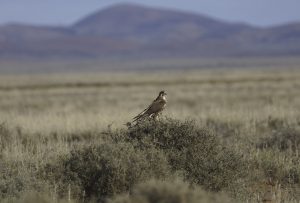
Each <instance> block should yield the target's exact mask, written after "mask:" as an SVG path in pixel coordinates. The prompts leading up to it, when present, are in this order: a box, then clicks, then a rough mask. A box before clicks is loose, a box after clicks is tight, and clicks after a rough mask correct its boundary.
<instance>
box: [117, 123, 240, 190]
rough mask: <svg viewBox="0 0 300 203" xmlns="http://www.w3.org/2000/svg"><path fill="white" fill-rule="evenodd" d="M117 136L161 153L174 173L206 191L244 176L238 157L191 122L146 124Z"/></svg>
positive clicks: (226, 184)
mask: <svg viewBox="0 0 300 203" xmlns="http://www.w3.org/2000/svg"><path fill="white" fill-rule="evenodd" d="M119 133H121V134H123V137H124V139H125V140H126V141H127V142H130V143H132V144H133V145H134V146H135V147H136V148H139V149H146V148H149V147H153V146H154V147H155V148H156V149H159V150H162V151H163V152H164V153H166V155H167V157H168V161H169V164H170V166H171V167H172V169H173V170H174V171H178V170H179V171H183V173H184V176H185V178H186V179H187V180H189V181H190V182H193V183H197V184H199V185H201V186H203V187H204V188H206V189H209V190H212V191H219V190H222V189H224V188H228V187H229V186H232V185H233V184H234V182H235V181H236V180H237V179H238V178H240V177H242V176H244V164H243V161H242V159H241V156H240V155H238V154H237V153H235V152H233V151H232V150H230V149H227V148H225V147H223V146H221V144H220V142H219V139H220V138H218V137H217V136H215V134H213V133H212V132H210V131H209V130H207V129H203V128H199V127H197V126H196V125H195V122H194V121H190V120H187V121H184V122H181V121H178V120H174V119H168V118H167V119H164V120H162V121H161V122H153V121H148V122H144V123H141V124H139V125H136V126H134V127H132V128H129V129H128V131H125V132H124V131H122V132H119ZM117 137H120V135H117Z"/></svg>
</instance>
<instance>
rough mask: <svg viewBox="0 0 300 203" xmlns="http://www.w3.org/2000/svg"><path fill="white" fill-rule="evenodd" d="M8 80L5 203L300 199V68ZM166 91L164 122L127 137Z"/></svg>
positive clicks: (0, 88) (1, 154)
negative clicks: (266, 196)
mask: <svg viewBox="0 0 300 203" xmlns="http://www.w3.org/2000/svg"><path fill="white" fill-rule="evenodd" d="M1 78H3V80H1V82H0V97H1V100H0V114H1V118H0V164H1V169H0V176H1V179H0V199H1V201H3V202H5V201H8V202H26V201H27V202H34V201H36V202H59V201H61V202H64V201H66V202H70V201H73V202H77V201H83V200H85V201H93V200H98V201H102V202H103V201H106V199H107V198H109V199H110V200H109V201H112V202H141V201H140V199H143V201H144V202H153V201H152V200H150V199H149V198H150V197H151V196H155V197H156V198H157V201H164V199H166V198H167V199H168V198H176V199H180V198H185V197H186V196H188V197H190V198H191V200H190V201H188V202H193V198H194V197H195V198H199V199H203V202H218V201H219V200H218V197H220V198H223V197H224V196H226V199H228V202H232V201H237V202H246V201H248V202H257V201H261V200H262V198H263V196H264V193H265V192H266V191H267V190H268V187H272V189H273V191H274V193H276V197H277V199H280V200H281V201H283V202H299V201H300V161H299V160H300V158H299V149H300V148H299V147H300V144H299V143H300V141H299V135H300V112H299V109H300V94H299V87H300V71H299V70H297V69H293V70H292V69H287V70H280V69H277V70H271V69H270V70H245V71H241V70H233V69H230V70H227V69H226V70H214V71H207V70H203V71H186V72H174V73H172V74H169V73H152V74H150V73H147V74H146V73H126V74H123V73H115V74H109V73H105V74H101V75H96V74H78V75H76V74H73V75H48V76H43V75H35V76H24V75H23V76H1ZM161 89H164V90H166V91H167V93H168V99H169V102H168V107H167V109H166V111H165V112H164V116H166V117H167V118H164V119H163V120H161V121H160V122H158V123H151V122H146V123H145V124H143V125H142V126H137V127H136V128H133V129H127V128H126V126H125V125H124V124H125V123H126V122H128V121H130V119H131V118H132V117H133V116H135V115H136V114H137V113H139V111H141V110H142V109H144V108H145V106H146V105H148V104H149V102H150V101H152V100H153V99H154V97H156V94H157V93H158V92H159V91H160V90H161ZM95 176H96V177H95ZM178 179H180V180H181V181H179V183H174V181H176V180H178ZM149 181H150V182H149ZM177 187H178V188H180V189H177ZM174 190H176V191H177V190H178V191H182V192H179V193H178V194H174ZM161 191H166V192H164V193H162V192H161ZM37 194H38V195H37ZM212 196H215V197H216V198H215V199H213V200H212ZM224 198H225V197H224ZM69 199H70V201H69ZM155 201H156V200H155ZM155 201H154V202H155ZM157 201H156V202H157ZM224 201H225V200H224ZM179 202H180V201H179Z"/></svg>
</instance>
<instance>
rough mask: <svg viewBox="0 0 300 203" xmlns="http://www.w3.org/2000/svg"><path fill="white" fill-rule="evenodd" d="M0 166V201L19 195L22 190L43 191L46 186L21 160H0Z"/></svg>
mask: <svg viewBox="0 0 300 203" xmlns="http://www.w3.org/2000/svg"><path fill="white" fill-rule="evenodd" d="M0 166H1V167H0V201H1V199H5V198H16V197H19V196H20V195H21V194H22V193H24V192H30V191H43V190H46V188H47V187H48V185H47V184H44V182H43V181H41V180H40V179H38V178H37V177H35V175H34V174H33V173H31V172H30V171H28V170H26V168H24V165H23V164H22V163H21V162H5V161H0Z"/></svg>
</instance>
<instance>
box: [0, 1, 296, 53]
mask: <svg viewBox="0 0 300 203" xmlns="http://www.w3.org/2000/svg"><path fill="white" fill-rule="evenodd" d="M299 54H300V23H294V24H287V25H281V26H275V27H270V28H259V27H254V26H250V25H247V24H242V23H229V22H224V21H220V20H216V19H213V18H209V17H207V16H203V15H199V14H191V13H186V12H180V11H173V10H166V9H157V8H149V7H144V6H140V5H136V4H118V5H115V6H112V7H109V8H106V9H103V10H100V11H98V12H96V13H94V14H91V15H89V16H87V17H85V18H83V19H82V20H80V21H78V22H76V23H74V24H73V25H71V26H67V27H49V26H44V27H43V26H31V25H20V24H19V25H18V24H11V25H5V26H0V57H33V58H35V57H38V58H43V57H44V58H52V57H62V58H65V57H70V58H73V57H76V58H78V57H79V58H81V57H82V58H86V57H97V58H99V57H116V56H122V57H141V56H143V57H165V56H168V57H170V56H176V57H177V56H182V57H187V56H196V57H217V56H222V57H224V56H261V55H264V56H265V55H267V56H270V55H299Z"/></svg>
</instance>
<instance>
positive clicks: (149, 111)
mask: <svg viewBox="0 0 300 203" xmlns="http://www.w3.org/2000/svg"><path fill="white" fill-rule="evenodd" d="M166 95H167V93H166V92H165V91H160V93H159V95H158V96H157V98H156V99H155V100H154V101H153V102H152V104H150V105H149V106H148V107H147V108H146V109H144V110H143V111H142V112H141V113H139V114H138V115H137V116H136V117H134V118H133V121H132V122H138V121H140V120H143V119H145V118H147V117H148V118H153V119H157V117H158V115H159V113H161V112H162V111H163V110H164V109H165V107H166V105H167V98H166Z"/></svg>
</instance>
